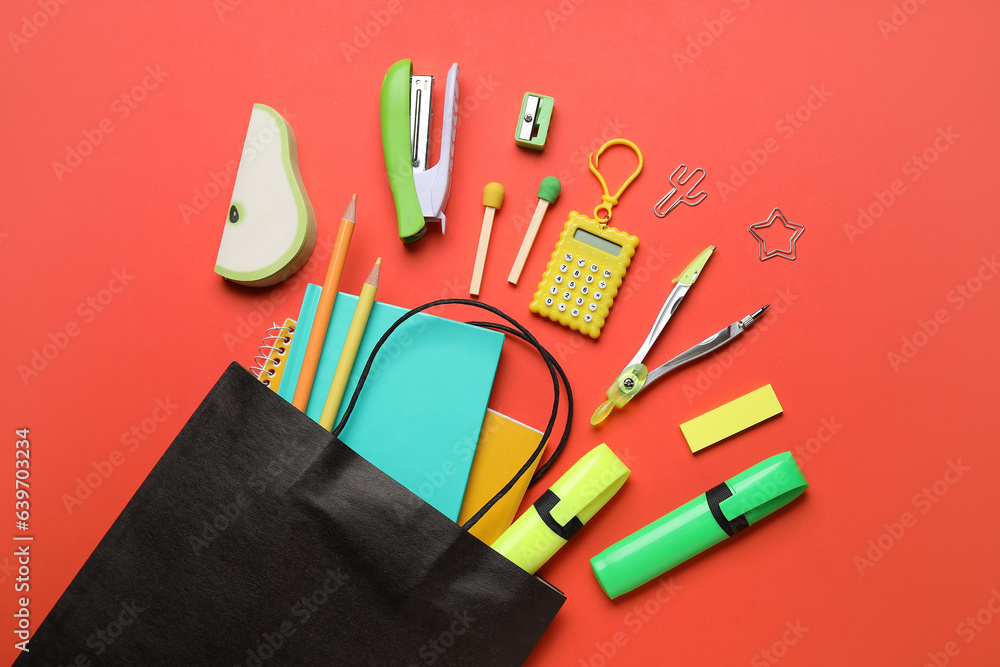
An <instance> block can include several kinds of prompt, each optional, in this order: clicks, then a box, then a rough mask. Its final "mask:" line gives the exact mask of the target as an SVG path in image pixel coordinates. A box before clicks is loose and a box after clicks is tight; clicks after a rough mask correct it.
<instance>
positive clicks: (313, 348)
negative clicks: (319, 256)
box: [292, 194, 358, 412]
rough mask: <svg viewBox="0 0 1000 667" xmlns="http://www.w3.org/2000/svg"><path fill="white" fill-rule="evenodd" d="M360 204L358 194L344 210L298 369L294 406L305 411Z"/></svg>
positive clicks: (293, 397)
mask: <svg viewBox="0 0 1000 667" xmlns="http://www.w3.org/2000/svg"><path fill="white" fill-rule="evenodd" d="M357 205H358V195H357V194H355V195H354V196H353V197H351V203H350V204H348V205H347V210H346V211H344V217H343V218H341V220H340V229H339V230H337V242H336V243H335V244H334V246H333V255H332V256H331V257H330V267H329V268H328V269H327V270H326V280H325V281H324V282H323V292H322V293H321V295H320V298H319V305H318V306H316V319H315V320H314V321H313V327H312V332H310V334H309V343H308V344H307V345H306V356H305V359H303V360H302V368H301V369H300V370H299V382H298V384H296V385H295V394H294V395H293V396H292V405H294V406H295V407H297V408H298V409H299V410H301V411H302V412H305V411H306V406H307V405H309V393H310V392H311V391H312V385H313V380H314V379H315V378H316V366H318V365H319V354H320V352H322V351H323V341H324V340H326V330H327V329H329V328H330V314H331V313H332V312H333V302H334V301H336V299H337V288H338V287H339V286H340V275H341V274H342V273H343V272H344V262H345V260H346V259H347V249H348V248H349V247H350V245H351V235H352V234H353V233H354V218H355V215H356V209H357Z"/></svg>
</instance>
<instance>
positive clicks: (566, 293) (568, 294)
mask: <svg viewBox="0 0 1000 667" xmlns="http://www.w3.org/2000/svg"><path fill="white" fill-rule="evenodd" d="M572 296H573V295H572V294H570V293H569V292H563V301H569V300H570V298H571V297H572Z"/></svg>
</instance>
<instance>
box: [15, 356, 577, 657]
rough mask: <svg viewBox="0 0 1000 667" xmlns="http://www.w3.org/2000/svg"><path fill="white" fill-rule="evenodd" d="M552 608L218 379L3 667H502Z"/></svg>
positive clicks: (537, 589) (483, 554) (370, 478)
mask: <svg viewBox="0 0 1000 667" xmlns="http://www.w3.org/2000/svg"><path fill="white" fill-rule="evenodd" d="M550 368H551V367H550ZM550 426H551V424H550ZM564 600H565V597H564V596H563V594H562V593H561V592H559V591H558V590H556V589H555V588H553V587H552V586H550V585H549V584H547V583H546V582H544V581H543V580H541V579H539V578H538V577H534V576H531V575H528V574H527V573H525V572H524V571H523V570H521V569H520V568H518V567H517V566H516V565H514V564H512V563H511V562H509V561H508V560H506V559H505V558H504V557H502V556H500V555H499V554H497V553H496V552H494V551H493V550H492V549H490V548H489V547H488V546H486V545H485V544H483V543H482V542H480V541H479V540H478V539H476V538H475V537H473V536H472V535H470V534H469V533H468V532H467V531H466V530H464V529H463V528H462V527H460V526H457V525H456V524H454V523H453V522H452V521H450V520H449V519H448V518H447V517H445V516H444V515H442V514H440V513H439V512H438V511H437V510H435V509H433V508H432V507H431V506H430V505H428V504H427V503H425V502H424V501H423V500H421V499H420V498H419V497H417V496H415V495H414V494H412V493H411V492H410V491H408V490H407V489H405V488H404V487H402V486H400V485H399V484H398V483H396V482H395V481H394V480H392V479H391V478H389V477H388V476H386V475H385V474H384V473H382V472H381V471H380V470H378V469H377V468H375V467H374V466H372V465H371V464H370V463H368V462H367V461H365V460H364V459H363V458H361V457H360V456H358V455H357V454H356V453H354V452H353V451H352V450H351V449H350V448H349V447H347V446H345V445H343V444H342V443H341V442H339V441H338V440H336V438H335V437H334V436H333V435H331V434H330V433H328V432H327V431H326V430H324V429H323V428H322V427H320V426H319V425H318V424H316V423H314V422H313V421H312V420H310V419H309V418H307V417H306V416H305V415H303V414H302V413H300V412H299V411H298V410H296V409H295V408H294V407H292V406H291V405H289V404H288V403H286V402H285V401H284V400H282V399H281V398H279V397H278V396H277V395H276V394H274V393H273V392H272V391H270V390H269V389H268V388H266V387H264V386H263V385H262V384H260V383H259V382H258V381H257V380H256V379H255V378H254V377H253V376H252V375H251V374H250V373H249V372H247V371H246V370H244V369H243V368H242V367H240V366H239V365H238V364H236V363H233V364H232V365H231V366H230V367H229V368H228V369H227V370H226V372H225V373H224V374H223V376H222V378H221V379H220V380H219V381H218V383H217V384H216V385H215V387H214V388H213V389H212V390H211V392H210V393H209V394H208V396H207V397H206V398H205V400H204V401H203V402H202V404H201V405H200V406H199V407H198V409H197V410H196V411H195V413H194V415H193V416H192V417H191V419H190V420H189V421H188V422H187V424H186V425H185V426H184V428H183V429H182V430H181V432H180V434H179V435H178V436H177V438H176V439H175V440H174V442H173V443H172V444H171V445H170V447H169V448H168V449H167V451H166V452H165V453H164V455H163V457H162V458H161V459H160V461H159V462H158V463H157V464H156V466H155V467H154V468H153V470H152V471H151V472H150V474H149V476H148V478H147V479H146V480H145V482H143V484H142V486H141V487H140V488H139V490H138V491H137V492H136V493H135V495H134V496H133V497H132V499H131V500H130V501H129V503H128V505H127V506H126V507H125V509H124V510H123V511H122V513H121V515H120V516H119V517H118V519H117V520H116V521H115V523H114V524H113V525H112V526H111V528H110V530H109V531H108V533H107V534H106V535H105V537H104V539H103V540H102V541H101V543H100V544H99V545H98V547H97V549H96V550H95V551H94V553H93V554H92V555H91V557H90V558H89V559H88V560H87V562H86V563H85V564H84V566H83V568H82V569H81V570H80V572H79V573H78V574H77V576H76V577H75V578H74V579H73V581H72V583H71V584H70V586H69V588H68V589H67V590H66V592H65V593H64V594H63V596H62V597H61V598H60V599H59V601H58V602H57V604H56V606H55V607H54V608H53V609H52V611H51V613H50V614H49V615H48V617H47V618H46V619H45V620H44V622H43V623H42V624H41V625H40V626H39V628H38V631H37V632H36V634H35V636H34V637H33V638H32V639H31V641H30V643H29V645H28V648H29V650H30V652H29V653H26V654H22V655H21V657H20V658H19V659H18V660H17V662H16V663H15V664H16V665H26V664H31V665H141V666H152V665H171V666H176V665H183V666H187V665H222V666H226V667H236V666H245V667H270V666H273V665H296V666H298V665H337V666H339V665H377V666H379V667H384V666H389V665H404V666H409V665H476V666H477V667H478V666H488V665H503V666H505V667H506V666H509V665H520V664H522V663H523V662H524V661H525V660H526V659H527V656H528V654H529V653H530V652H531V650H532V649H533V647H534V646H535V644H536V643H537V642H538V640H539V639H540V637H541V635H542V633H543V632H544V631H545V629H546V628H547V627H548V625H549V623H550V622H551V621H552V619H553V617H554V616H555V614H556V612H557V611H558V610H559V608H560V606H561V605H562V603H563V602H564Z"/></svg>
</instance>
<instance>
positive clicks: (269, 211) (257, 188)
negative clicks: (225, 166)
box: [215, 104, 316, 287]
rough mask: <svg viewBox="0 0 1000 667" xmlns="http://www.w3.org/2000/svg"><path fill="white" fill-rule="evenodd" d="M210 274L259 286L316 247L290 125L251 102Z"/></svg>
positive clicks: (279, 277)
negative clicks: (223, 226)
mask: <svg viewBox="0 0 1000 667" xmlns="http://www.w3.org/2000/svg"><path fill="white" fill-rule="evenodd" d="M225 225H226V226H225V228H224V229H223V232H222V243H220V244H219V255H218V258H217V259H216V260H215V272H216V273H218V274H219V275H220V276H222V277H223V278H226V279H227V280H232V281H233V282H237V283H240V284H243V285H253V286H256V287H264V286H267V285H274V284H276V283H280V282H281V281H283V280H285V279H286V278H288V277H290V276H291V275H292V274H294V273H295V272H296V271H298V270H299V269H300V268H302V266H303V265H304V264H305V263H306V262H307V261H308V260H309V256H310V255H311V254H312V251H313V248H314V247H315V245H316V214H315V213H314V212H313V208H312V204H310V203H309V195H307V194H306V189H305V186H304V185H303V184H302V175H301V174H300V173H299V156H298V150H297V148H296V146H295V134H294V133H293V132H292V128H291V126H290V125H289V124H288V122H287V121H285V119H284V118H282V117H281V115H280V114H279V113H278V112H277V111H275V110H274V109H272V108H271V107H268V106H265V105H263V104H255V105H253V111H252V112H251V114H250V127H249V128H248V129H247V137H246V140H245V141H244V142H243V154H242V156H241V157H240V166H239V170H238V171H237V173H236V183H235V185H234V186H233V198H232V201H231V202H230V204H229V211H228V212H227V214H226V222H225Z"/></svg>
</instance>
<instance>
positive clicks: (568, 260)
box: [563, 253, 573, 262]
mask: <svg viewBox="0 0 1000 667" xmlns="http://www.w3.org/2000/svg"><path fill="white" fill-rule="evenodd" d="M563 259H565V260H566V261H567V262H572V261H573V254H572V253H566V254H565V255H563Z"/></svg>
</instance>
